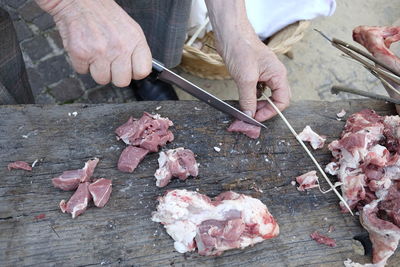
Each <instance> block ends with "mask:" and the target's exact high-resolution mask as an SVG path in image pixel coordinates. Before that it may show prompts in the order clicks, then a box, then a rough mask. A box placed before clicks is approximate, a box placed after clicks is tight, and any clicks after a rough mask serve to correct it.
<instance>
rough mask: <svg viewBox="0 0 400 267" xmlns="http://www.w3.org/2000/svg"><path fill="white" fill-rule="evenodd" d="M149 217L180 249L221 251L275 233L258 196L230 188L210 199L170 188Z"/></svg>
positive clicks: (277, 228) (259, 239) (205, 251)
mask: <svg viewBox="0 0 400 267" xmlns="http://www.w3.org/2000/svg"><path fill="white" fill-rule="evenodd" d="M158 201H159V204H158V206H157V211H155V212H153V216H152V220H153V221H155V222H160V223H162V224H163V225H164V227H165V229H166V231H167V233H168V234H169V235H170V236H171V237H172V238H173V239H174V241H175V242H174V247H175V249H176V250H177V251H178V252H180V253H185V252H188V251H194V250H195V249H196V248H197V249H198V253H199V254H200V255H207V256H210V255H221V254H222V253H223V251H225V250H229V249H235V248H242V249H243V248H245V247H247V246H250V245H254V244H256V243H259V242H261V241H263V240H265V239H269V238H273V237H275V236H277V235H278V234H279V226H278V224H277V222H276V221H275V219H274V218H273V217H272V215H271V214H270V213H269V211H268V209H267V207H266V206H265V205H264V204H263V203H262V202H261V201H260V200H258V199H255V198H252V197H249V196H246V195H243V194H237V193H235V192H232V191H228V192H225V193H222V194H220V195H218V196H217V197H215V198H214V200H211V199H210V198H209V197H207V196H205V195H202V194H200V193H197V192H193V191H187V190H172V191H169V192H167V193H166V194H165V195H164V196H163V197H159V199H158Z"/></svg>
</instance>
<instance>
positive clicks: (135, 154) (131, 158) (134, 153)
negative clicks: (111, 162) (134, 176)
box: [118, 146, 149, 172]
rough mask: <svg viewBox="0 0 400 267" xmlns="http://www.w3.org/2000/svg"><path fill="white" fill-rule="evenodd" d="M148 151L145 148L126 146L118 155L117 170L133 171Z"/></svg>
mask: <svg viewBox="0 0 400 267" xmlns="http://www.w3.org/2000/svg"><path fill="white" fill-rule="evenodd" d="M147 153H149V151H148V150H147V149H143V148H140V147H134V146H127V147H126V148H125V149H124V150H123V151H122V153H121V156H119V160H118V170H120V171H122V172H133V171H134V170H135V169H136V167H137V166H138V165H139V163H140V162H141V161H142V160H143V158H144V157H145V156H146V155H147Z"/></svg>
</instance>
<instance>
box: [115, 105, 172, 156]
mask: <svg viewBox="0 0 400 267" xmlns="http://www.w3.org/2000/svg"><path fill="white" fill-rule="evenodd" d="M172 125H174V124H173V123H172V121H170V120H169V119H168V118H162V117H161V116H160V115H159V114H155V115H151V114H149V113H147V112H144V114H143V116H142V117H141V118H140V119H135V118H133V117H130V118H129V120H128V121H127V122H126V123H125V124H123V125H121V126H120V127H118V128H117V129H116V130H115V133H116V134H117V136H118V140H119V139H122V141H124V142H125V143H126V144H128V145H132V146H139V147H141V148H144V149H147V150H149V151H151V152H157V151H158V149H159V147H161V146H164V145H165V144H166V143H167V142H171V141H173V140H174V135H173V134H172V132H171V131H169V130H168V128H169V127H170V126H172Z"/></svg>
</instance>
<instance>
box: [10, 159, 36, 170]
mask: <svg viewBox="0 0 400 267" xmlns="http://www.w3.org/2000/svg"><path fill="white" fill-rule="evenodd" d="M7 168H8V170H9V171H11V170H12V169H20V170H25V171H32V167H31V165H29V164H28V163H26V162H25V161H14V162H11V163H9V164H8V165H7Z"/></svg>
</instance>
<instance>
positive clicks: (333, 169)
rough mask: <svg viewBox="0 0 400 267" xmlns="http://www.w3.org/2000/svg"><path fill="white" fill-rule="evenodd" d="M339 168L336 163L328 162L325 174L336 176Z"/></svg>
mask: <svg viewBox="0 0 400 267" xmlns="http://www.w3.org/2000/svg"><path fill="white" fill-rule="evenodd" d="M338 169H339V166H338V164H337V163H336V162H330V163H328V164H327V165H326V167H325V172H326V173H329V174H330V175H337V172H338Z"/></svg>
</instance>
